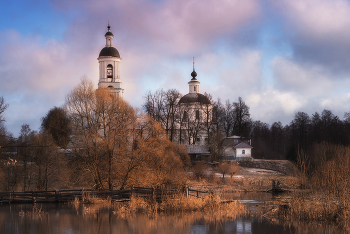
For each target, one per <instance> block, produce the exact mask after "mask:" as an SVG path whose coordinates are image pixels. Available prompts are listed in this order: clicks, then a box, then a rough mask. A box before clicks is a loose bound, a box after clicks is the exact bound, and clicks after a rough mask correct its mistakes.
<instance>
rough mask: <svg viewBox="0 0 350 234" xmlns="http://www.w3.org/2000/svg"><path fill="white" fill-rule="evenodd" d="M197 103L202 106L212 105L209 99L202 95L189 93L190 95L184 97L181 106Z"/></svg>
mask: <svg viewBox="0 0 350 234" xmlns="http://www.w3.org/2000/svg"><path fill="white" fill-rule="evenodd" d="M195 102H199V103H200V104H210V101H209V99H208V98H207V97H206V96H204V95H203V94H200V93H188V94H186V95H185V96H183V97H182V98H181V99H180V101H179V104H181V103H195Z"/></svg>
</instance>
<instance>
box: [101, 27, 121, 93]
mask: <svg viewBox="0 0 350 234" xmlns="http://www.w3.org/2000/svg"><path fill="white" fill-rule="evenodd" d="M107 29H108V31H107V32H106V34H105V37H106V46H105V47H104V48H103V49H102V50H101V52H100V54H99V56H98V58H97V60H98V63H99V81H98V87H99V88H109V89H110V91H111V93H114V94H115V95H116V96H117V97H123V93H124V89H122V82H121V81H120V71H119V66H120V61H121V58H120V54H119V52H118V50H117V49H116V48H114V47H113V37H114V35H113V33H112V32H111V27H110V26H109V24H108V27H107Z"/></svg>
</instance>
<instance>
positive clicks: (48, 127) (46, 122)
mask: <svg viewBox="0 0 350 234" xmlns="http://www.w3.org/2000/svg"><path fill="white" fill-rule="evenodd" d="M41 121H42V122H41V130H42V131H48V132H49V133H50V134H51V135H52V137H53V140H54V142H55V143H56V144H57V145H58V146H60V147H62V148H66V146H67V144H68V142H69V137H70V134H71V130H70V126H69V118H68V116H67V113H66V111H65V110H64V109H63V108H60V107H56V106H55V107H54V108H52V109H50V110H49V112H48V113H47V114H46V116H45V117H43V118H42V119H41Z"/></svg>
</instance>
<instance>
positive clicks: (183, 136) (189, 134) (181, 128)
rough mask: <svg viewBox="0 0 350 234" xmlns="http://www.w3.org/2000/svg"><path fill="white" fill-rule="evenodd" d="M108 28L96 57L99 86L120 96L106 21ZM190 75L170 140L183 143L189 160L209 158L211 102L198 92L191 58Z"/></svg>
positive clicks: (114, 52)
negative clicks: (173, 133) (102, 45)
mask: <svg viewBox="0 0 350 234" xmlns="http://www.w3.org/2000/svg"><path fill="white" fill-rule="evenodd" d="M107 29H108V31H107V32H106V34H105V38H106V44H105V47H104V48H103V49H102V50H101V51H100V54H99V57H98V59H97V60H98V63H99V82H98V88H108V89H110V92H111V93H112V94H114V95H116V96H117V97H121V98H122V97H123V93H124V89H123V88H122V82H121V78H120V62H121V57H120V54H119V51H118V50H117V49H116V48H115V47H113V36H114V35H113V33H112V32H111V27H110V26H109V24H108V27H107ZM191 77H192V78H191V80H190V81H189V82H188V88H189V92H188V94H186V95H184V96H182V97H181V98H180V99H179V100H178V102H177V105H176V115H174V117H173V119H172V121H173V122H174V126H173V128H174V132H175V136H174V137H173V139H172V141H173V142H175V143H177V144H183V145H184V146H185V147H186V149H187V152H188V154H189V156H190V157H191V160H192V161H198V160H210V155H211V154H210V151H209V145H210V144H209V140H210V139H209V137H210V131H211V130H213V127H214V128H215V126H216V125H215V123H214V122H215V120H213V105H212V103H211V102H210V100H209V98H208V97H207V96H206V95H203V94H201V93H200V82H199V81H198V79H197V72H196V71H195V67H194V61H193V71H192V73H191ZM163 127H164V126H163ZM165 128H166V127H165Z"/></svg>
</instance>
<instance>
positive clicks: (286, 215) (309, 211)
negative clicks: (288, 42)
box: [265, 193, 350, 230]
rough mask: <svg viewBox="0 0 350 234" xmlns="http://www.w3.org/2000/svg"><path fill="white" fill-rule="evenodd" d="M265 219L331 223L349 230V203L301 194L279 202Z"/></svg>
mask: <svg viewBox="0 0 350 234" xmlns="http://www.w3.org/2000/svg"><path fill="white" fill-rule="evenodd" d="M265 217H268V218H270V219H272V220H276V219H281V220H283V221H287V222H300V221H302V222H317V223H328V224H331V223H333V224H335V225H337V226H339V227H341V228H343V229H346V230H350V203H349V201H348V200H346V201H345V200H343V201H342V202H339V200H338V198H337V197H334V196H325V195H319V194H315V193H313V194H310V193H303V194H299V195H294V196H293V197H290V198H288V199H282V200H280V201H279V202H278V205H277V206H275V207H274V208H272V209H271V210H270V211H269V212H268V213H266V214H265Z"/></svg>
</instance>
